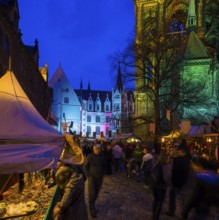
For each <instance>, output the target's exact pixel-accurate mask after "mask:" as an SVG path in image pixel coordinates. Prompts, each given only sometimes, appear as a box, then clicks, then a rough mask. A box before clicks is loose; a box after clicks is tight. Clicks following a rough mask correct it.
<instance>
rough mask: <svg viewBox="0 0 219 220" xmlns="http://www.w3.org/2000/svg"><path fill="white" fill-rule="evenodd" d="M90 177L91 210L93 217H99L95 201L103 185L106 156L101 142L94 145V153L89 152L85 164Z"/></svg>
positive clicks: (84, 168)
mask: <svg viewBox="0 0 219 220" xmlns="http://www.w3.org/2000/svg"><path fill="white" fill-rule="evenodd" d="M83 170H84V173H85V175H86V176H87V179H88V200H89V210H90V214H91V216H92V217H93V218H96V217H97V213H96V208H95V203H96V200H97V197H98V194H99V191H100V189H101V186H102V182H103V176H104V172H105V157H104V155H103V154H102V153H101V147H100V145H99V144H96V145H94V146H93V153H91V154H89V155H88V157H87V158H86V160H85V162H84V166H83Z"/></svg>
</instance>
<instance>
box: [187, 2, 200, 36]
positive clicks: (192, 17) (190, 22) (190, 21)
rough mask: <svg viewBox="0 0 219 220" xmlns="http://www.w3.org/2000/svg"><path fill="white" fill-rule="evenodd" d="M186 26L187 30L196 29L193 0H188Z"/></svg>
mask: <svg viewBox="0 0 219 220" xmlns="http://www.w3.org/2000/svg"><path fill="white" fill-rule="evenodd" d="M186 28H187V31H188V32H191V31H196V29H197V16H196V13H195V0H189V10H188V16H187V21H186Z"/></svg>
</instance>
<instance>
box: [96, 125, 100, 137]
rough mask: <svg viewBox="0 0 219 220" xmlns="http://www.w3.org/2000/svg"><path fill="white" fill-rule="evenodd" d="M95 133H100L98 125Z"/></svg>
mask: <svg viewBox="0 0 219 220" xmlns="http://www.w3.org/2000/svg"><path fill="white" fill-rule="evenodd" d="M96 134H97V135H99V134H100V126H97V127H96Z"/></svg>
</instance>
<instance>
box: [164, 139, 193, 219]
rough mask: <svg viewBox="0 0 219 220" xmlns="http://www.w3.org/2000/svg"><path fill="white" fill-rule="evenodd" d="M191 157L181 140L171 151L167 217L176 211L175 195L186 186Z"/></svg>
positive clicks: (183, 141) (184, 141)
mask: <svg viewBox="0 0 219 220" xmlns="http://www.w3.org/2000/svg"><path fill="white" fill-rule="evenodd" d="M190 162H191V155H190V152H189V149H188V147H187V144H186V140H185V139H183V140H182V143H181V144H178V143H175V144H174V147H173V150H172V173H171V186H170V189H169V211H168V212H167V213H166V214H167V215H169V216H174V215H175V211H176V195H177V193H178V192H179V191H182V188H183V187H184V186H185V185H186V183H187V181H188V178H189V173H190Z"/></svg>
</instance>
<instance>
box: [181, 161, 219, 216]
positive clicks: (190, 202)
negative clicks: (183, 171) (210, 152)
mask: <svg viewBox="0 0 219 220" xmlns="http://www.w3.org/2000/svg"><path fill="white" fill-rule="evenodd" d="M192 169H193V171H194V184H193V187H192V191H191V195H190V196H189V197H188V199H187V202H186V204H185V207H184V209H183V212H182V217H183V218H184V219H186V218H187V216H188V214H189V212H190V211H191V209H192V208H195V214H194V216H193V220H207V219H210V215H209V214H210V208H211V207H213V206H215V207H217V208H219V175H218V174H217V173H216V172H215V171H214V170H213V169H212V167H211V163H210V162H209V161H207V160H206V159H205V158H197V159H196V160H195V161H193V162H192ZM218 217H219V216H218Z"/></svg>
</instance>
